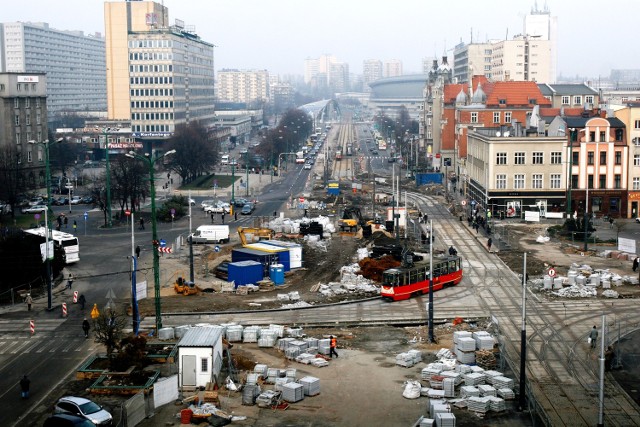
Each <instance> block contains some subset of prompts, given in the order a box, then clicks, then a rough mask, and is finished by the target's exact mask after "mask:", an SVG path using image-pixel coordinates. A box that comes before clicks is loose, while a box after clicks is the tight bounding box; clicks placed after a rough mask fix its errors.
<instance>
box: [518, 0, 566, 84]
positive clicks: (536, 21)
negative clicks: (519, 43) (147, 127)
mask: <svg viewBox="0 0 640 427" xmlns="http://www.w3.org/2000/svg"><path fill="white" fill-rule="evenodd" d="M523 33H524V35H525V36H528V37H529V38H531V39H538V40H545V41H548V42H549V43H548V49H549V62H548V63H549V74H550V76H551V77H552V80H550V81H549V82H545V83H555V81H556V76H557V75H558V17H557V16H551V12H550V11H549V9H548V7H547V6H546V4H545V7H544V10H538V8H537V4H536V7H535V8H534V9H532V10H531V13H529V14H528V15H526V16H525V17H524V32H523Z"/></svg>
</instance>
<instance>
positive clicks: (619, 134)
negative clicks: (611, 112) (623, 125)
mask: <svg viewBox="0 0 640 427" xmlns="http://www.w3.org/2000/svg"><path fill="white" fill-rule="evenodd" d="M623 134H624V132H623V131H622V129H616V130H615V139H616V141H622V136H623Z"/></svg>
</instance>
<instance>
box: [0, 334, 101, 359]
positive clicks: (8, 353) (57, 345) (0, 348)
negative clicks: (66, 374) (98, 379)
mask: <svg viewBox="0 0 640 427" xmlns="http://www.w3.org/2000/svg"><path fill="white" fill-rule="evenodd" d="M101 349H103V346H102V345H101V344H98V343H96V342H94V341H93V340H88V339H85V337H84V335H83V333H82V331H80V333H79V334H68V336H58V335H56V336H51V335H47V334H41V335H37V334H35V335H33V336H19V337H17V336H7V335H0V358H1V359H7V358H11V357H15V356H21V355H28V354H32V355H43V354H51V353H56V354H61V355H64V354H65V353H91V352H94V351H99V350H101ZM1 359H0V360H1Z"/></svg>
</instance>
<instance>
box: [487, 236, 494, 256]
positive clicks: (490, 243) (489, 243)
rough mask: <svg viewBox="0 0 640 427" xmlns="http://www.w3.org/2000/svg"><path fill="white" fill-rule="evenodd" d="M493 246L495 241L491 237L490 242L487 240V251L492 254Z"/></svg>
mask: <svg viewBox="0 0 640 427" xmlns="http://www.w3.org/2000/svg"><path fill="white" fill-rule="evenodd" d="M492 244H493V240H491V237H489V240H487V250H488V251H489V252H491V245H492Z"/></svg>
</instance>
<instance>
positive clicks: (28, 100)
mask: <svg viewBox="0 0 640 427" xmlns="http://www.w3.org/2000/svg"><path fill="white" fill-rule="evenodd" d="M30 101H31V98H25V100H24V107H25V108H29V104H31V102H30Z"/></svg>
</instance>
